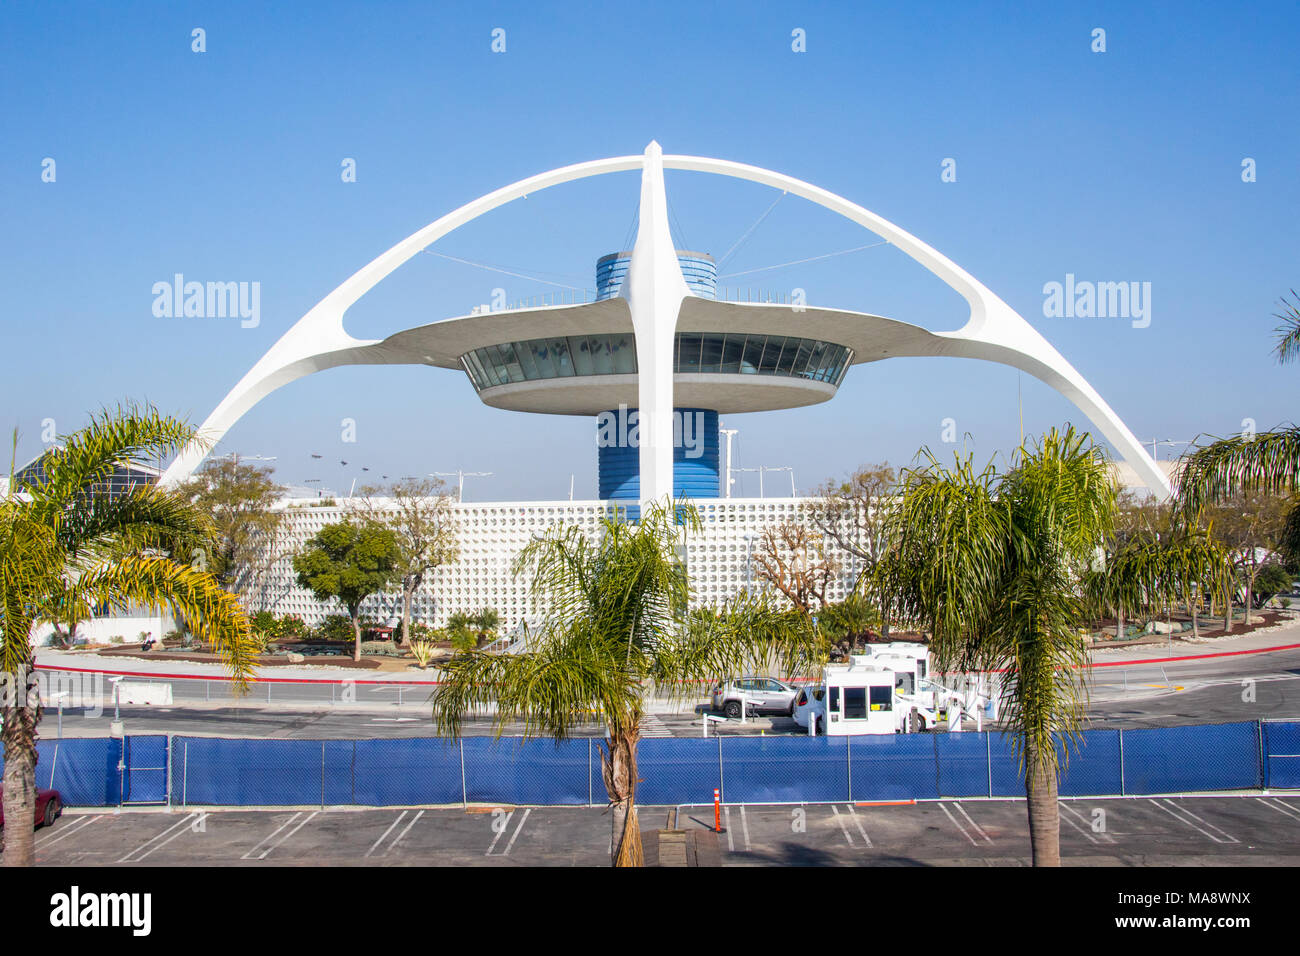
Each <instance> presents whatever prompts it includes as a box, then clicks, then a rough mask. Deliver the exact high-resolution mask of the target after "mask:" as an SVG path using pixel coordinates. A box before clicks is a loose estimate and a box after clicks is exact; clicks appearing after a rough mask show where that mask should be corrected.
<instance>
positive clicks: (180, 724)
mask: <svg viewBox="0 0 1300 956" xmlns="http://www.w3.org/2000/svg"><path fill="white" fill-rule="evenodd" d="M1261 640H1262V642H1263V643H1272V644H1274V645H1280V644H1287V643H1300V626H1295V627H1292V628H1290V629H1288V630H1285V631H1279V632H1275V633H1274V634H1273V635H1270V636H1269V637H1268V638H1266V639H1261ZM1236 646H1238V645H1234V644H1225V645H1214V644H1210V645H1199V646H1195V647H1190V648H1189V647H1183V648H1181V649H1180V650H1179V651H1178V653H1214V652H1216V651H1218V650H1219V649H1220V647H1222V648H1223V649H1227V648H1230V647H1236ZM1129 653H1130V656H1131V657H1132V658H1133V659H1135V660H1137V659H1141V657H1142V656H1144V652H1143V651H1142V650H1134V651H1131V652H1129ZM1165 653H1168V652H1167V651H1166V650H1165V649H1164V648H1159V649H1157V650H1154V651H1153V650H1151V649H1146V651H1145V656H1155V655H1157V654H1165ZM1108 656H1109V657H1110V658H1111V659H1118V660H1123V658H1122V657H1120V656H1117V655H1115V654H1113V653H1112V654H1110V655H1108ZM277 674H278V672H277ZM374 676H375V675H370V676H368V677H367V678H366V679H368V680H371V679H374ZM43 679H45V680H49V681H53V682H54V683H52V684H51V687H56V686H62V687H65V688H70V689H71V690H72V692H73V693H72V695H71V696H70V697H69V698H67V700H68V702H69V704H70V705H71V704H72V703H76V704H86V705H88V706H86V707H74V706H68V707H67V709H66V711H65V714H64V718H63V734H64V735H65V736H68V737H101V736H106V735H107V734H108V732H109V723H110V721H111V720H112V714H113V704H112V684H111V683H110V682H108V681H106V680H104V678H103V677H102V675H98V676H96V675H85V674H76V673H63V674H55V673H53V672H43ZM60 680H62V681H63V682H64V683H62V684H60V683H58V682H59V681H60ZM166 682H167V683H169V684H170V685H171V688H172V695H173V703H172V705H170V706H157V705H150V706H129V705H123V706H122V707H121V713H122V716H123V718H124V719H125V722H126V727H127V732H128V733H130V734H200V735H228V736H250V737H307V738H316V737H328V738H344V739H351V738H362V737H410V736H428V735H430V734H432V733H433V726H432V722H431V719H430V707H429V703H428V701H429V697H430V694H431V692H432V688H431V687H430V686H420V685H391V684H390V685H380V684H362V683H357V684H353V685H346V684H338V685H315V684H296V683H270V684H266V683H263V684H257V685H255V686H254V688H253V692H252V694H251V695H250V696H248V697H245V698H243V699H238V700H236V699H234V698H233V697H232V696H231V695H230V692H229V688H228V685H226V684H223V683H221V682H219V681H204V680H193V681H189V680H168V681H166ZM649 709H650V711H651V712H650V714H649V715H647V719H646V721H645V722H644V723H643V726H642V732H643V735H645V736H678V737H691V736H699V735H700V733H701V724H700V717H701V714H702V713H703V711H704V710H706V707H705V698H704V697H703V696H701V697H699V698H696V699H693V700H689V701H685V702H680V703H674V702H670V701H665V700H652V701H651V706H650V708H649ZM1087 715H1088V721H1089V726H1091V727H1110V728H1124V729H1131V728H1138V727H1155V726H1167V725H1174V724H1191V723H1222V722H1231V721H1241V720H1256V719H1265V720H1282V719H1300V648H1296V649H1291V650H1282V651H1273V652H1271V653H1254V654H1246V655H1240V656H1231V657H1214V658H1207V659H1199V660H1186V661H1181V662H1172V663H1167V664H1164V665H1155V664H1137V663H1134V664H1129V663H1124V664H1120V665H1117V666H1104V667H1096V668H1094V669H1093V671H1092V678H1091V693H1090V703H1089V706H1088V710H1087ZM56 721H57V714H56V710H55V708H53V707H52V708H50V710H49V711H48V712H47V715H46V718H45V720H43V721H42V723H41V732H42V734H43V735H44V736H46V737H54V736H56V735H57V734H58V730H57V725H56ZM968 726H969V725H968ZM465 732H466V733H467V734H472V735H479V734H488V733H493V732H494V728H493V726H492V724H491V721H490V720H489V719H487V718H470V719H469V720H467V721H466V724H465ZM601 732H602V729H601V728H600V727H599V726H597V725H595V724H592V725H590V726H588V727H586V728H580V729H579V730H578V731H577V735H585V734H591V735H598V734H600V733H601ZM709 732H710V734H713V733H719V732H721V733H726V734H757V733H769V734H797V733H801V732H802V731H801V730H800V729H799V728H798V727H797V726H796V725H795V724H794V722H793V721H792V720H790V719H789V718H785V717H771V718H764V717H759V718H750V719H749V720H748V721H747V722H746V723H745V724H743V725H742V724H740V723H739V722H738V721H727V722H725V723H723V724H717V725H715V726H713V727H711V728H710V731H709ZM507 733H510V729H509V728H508V729H507Z"/></svg>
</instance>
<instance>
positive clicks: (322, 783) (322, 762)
mask: <svg viewBox="0 0 1300 956" xmlns="http://www.w3.org/2000/svg"><path fill="white" fill-rule="evenodd" d="M320 808H321V809H322V810H324V809H325V741H323V740H322V741H321V742H320Z"/></svg>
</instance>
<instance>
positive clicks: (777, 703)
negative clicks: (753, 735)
mask: <svg viewBox="0 0 1300 956" xmlns="http://www.w3.org/2000/svg"><path fill="white" fill-rule="evenodd" d="M798 695H799V691H798V690H797V689H796V688H794V687H791V686H790V685H789V684H787V683H785V682H784V681H779V680H777V679H776V678H774V677H742V678H739V679H734V680H729V681H720V682H719V683H718V684H716V685H715V686H714V688H713V701H712V702H713V709H714V710H720V711H722V712H723V713H724V714H726V715H727V716H728V717H739V716H740V706H741V700H742V699H743V700H744V701H746V704H747V710H746V713H750V714H779V715H781V716H783V717H789V716H790V715H792V714H793V713H794V701H795V698H796V697H797V696H798Z"/></svg>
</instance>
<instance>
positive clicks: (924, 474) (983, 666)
mask: <svg viewBox="0 0 1300 956" xmlns="http://www.w3.org/2000/svg"><path fill="white" fill-rule="evenodd" d="M922 454H923V456H924V461H923V464H922V465H921V466H919V467H916V468H912V469H908V470H906V471H905V472H904V474H903V476H902V486H901V488H900V491H899V500H898V506H897V507H896V508H894V509H891V510H890V512H889V515H888V519H887V526H886V534H887V541H888V542H889V545H888V551H887V552H886V554H885V555H884V556H883V557H882V558H881V561H880V562H879V564H878V567H877V575H876V577H877V585H878V587H879V588H880V589H881V593H882V595H884V596H885V598H886V600H887V602H888V605H889V606H890V607H891V608H892V609H894V610H895V611H897V612H898V613H899V614H900V615H901V616H902V617H903V618H904V619H906V620H910V621H913V622H915V623H917V624H918V625H920V626H922V627H924V628H925V629H926V630H928V631H929V632H930V634H931V639H932V647H933V652H934V654H935V657H936V664H937V667H938V669H939V670H946V671H968V670H981V671H992V670H1003V671H1004V677H1003V713H1004V715H1005V718H1006V731H1005V732H1006V733H1007V734H1008V735H1010V736H1011V738H1012V740H1013V742H1014V746H1015V750H1016V753H1017V755H1018V757H1019V759H1020V768H1021V772H1022V774H1023V777H1024V781H1025V791H1026V795H1027V797H1028V812H1029V835H1030V845H1031V848H1032V853H1033V862H1034V865H1035V866H1057V865H1059V864H1060V811H1059V808H1058V806H1057V777H1058V772H1059V769H1060V766H1061V761H1062V760H1064V759H1068V756H1069V752H1070V749H1071V747H1072V746H1077V743H1078V738H1077V733H1078V729H1079V726H1080V722H1081V720H1082V717H1083V706H1084V695H1085V693H1086V689H1085V687H1084V685H1083V684H1082V682H1081V681H1080V680H1079V679H1078V673H1077V671H1078V670H1079V669H1080V668H1083V667H1085V666H1086V665H1087V663H1088V657H1087V652H1086V650H1085V647H1084V642H1083V638H1082V636H1081V632H1080V627H1081V625H1082V624H1084V623H1085V622H1086V620H1087V616H1088V603H1087V601H1086V595H1085V594H1084V591H1083V581H1084V580H1085V572H1086V570H1087V569H1088V567H1089V566H1090V564H1091V562H1092V561H1093V559H1094V556H1095V551H1096V548H1097V545H1098V542H1100V541H1101V540H1103V539H1105V538H1106V537H1107V536H1109V535H1110V534H1111V532H1112V530H1113V528H1114V524H1115V511H1116V501H1117V495H1118V489H1117V487H1116V485H1115V482H1114V480H1113V478H1112V477H1111V475H1110V471H1109V467H1110V466H1109V461H1108V459H1107V457H1106V455H1105V453H1104V452H1103V451H1102V450H1101V449H1100V448H1098V447H1097V446H1095V445H1094V444H1093V443H1092V441H1091V439H1090V438H1089V436H1088V435H1086V434H1079V433H1076V432H1075V431H1074V429H1073V428H1068V429H1067V430H1065V431H1064V432H1060V431H1057V430H1056V429H1053V430H1052V431H1050V432H1048V433H1047V434H1046V435H1045V436H1043V437H1042V439H1040V440H1038V441H1036V442H1027V443H1026V444H1025V445H1024V446H1022V447H1021V449H1020V450H1019V451H1018V453H1017V455H1016V457H1015V458H1014V459H1013V467H1012V468H1011V470H1010V471H1008V472H1007V473H1005V474H999V473H998V472H997V470H996V469H995V468H994V467H993V466H992V465H991V464H990V465H989V466H987V467H986V468H985V469H984V470H983V471H980V472H977V471H976V470H975V468H974V466H973V465H972V462H971V459H969V458H966V459H961V458H958V459H957V460H956V461H955V463H954V465H953V466H952V467H951V468H946V467H944V466H942V465H941V464H940V463H939V462H938V461H937V460H936V459H935V458H934V457H933V455H931V454H930V453H929V452H928V451H924V452H923V453H922ZM1058 744H1061V745H1062V750H1061V752H1060V753H1059V754H1058V750H1057V747H1058Z"/></svg>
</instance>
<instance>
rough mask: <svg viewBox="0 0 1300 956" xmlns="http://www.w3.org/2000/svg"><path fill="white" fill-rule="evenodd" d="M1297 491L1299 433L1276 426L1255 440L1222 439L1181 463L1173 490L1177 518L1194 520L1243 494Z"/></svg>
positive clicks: (1299, 482) (1249, 437) (1241, 437)
mask: <svg viewBox="0 0 1300 956" xmlns="http://www.w3.org/2000/svg"><path fill="white" fill-rule="evenodd" d="M1297 491H1300V428H1296V427H1295V426H1293V425H1284V426H1280V427H1278V428H1277V429H1274V430H1273V431H1269V432H1260V433H1258V434H1256V435H1253V436H1252V435H1237V436H1234V437H1232V438H1223V439H1219V440H1218V441H1214V442H1212V443H1211V444H1208V445H1203V446H1201V447H1198V448H1196V449H1195V450H1194V451H1193V452H1192V453H1191V454H1190V455H1187V456H1185V457H1184V458H1183V468H1182V471H1181V472H1180V474H1179V476H1178V479H1177V484H1176V488H1175V494H1176V496H1177V503H1178V508H1179V510H1180V512H1181V513H1182V514H1183V515H1185V516H1187V515H1195V514H1197V513H1198V512H1200V511H1202V510H1203V509H1204V508H1205V507H1206V506H1207V505H1210V504H1215V503H1218V502H1221V501H1225V500H1227V499H1229V498H1232V497H1235V496H1237V495H1240V494H1244V493H1262V494H1267V495H1275V494H1294V493H1295V492H1297Z"/></svg>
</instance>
